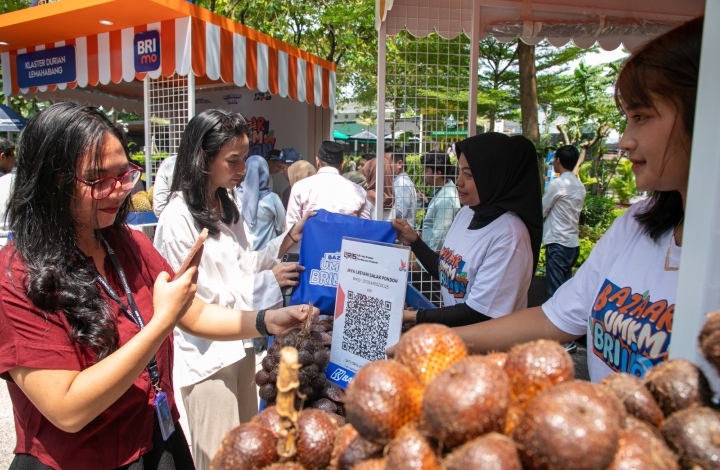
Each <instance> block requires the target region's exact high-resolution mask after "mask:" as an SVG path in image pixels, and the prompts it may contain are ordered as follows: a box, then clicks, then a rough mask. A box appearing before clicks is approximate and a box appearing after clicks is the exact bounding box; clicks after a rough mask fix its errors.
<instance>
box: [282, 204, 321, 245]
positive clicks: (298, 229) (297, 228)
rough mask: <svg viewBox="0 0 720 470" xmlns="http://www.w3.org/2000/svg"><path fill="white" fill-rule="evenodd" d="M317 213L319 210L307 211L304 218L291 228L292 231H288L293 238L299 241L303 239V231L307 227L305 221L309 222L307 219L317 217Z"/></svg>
mask: <svg viewBox="0 0 720 470" xmlns="http://www.w3.org/2000/svg"><path fill="white" fill-rule="evenodd" d="M316 215H317V212H312V211H308V212H306V213H305V215H303V218H302V219H300V220H298V221H297V223H295V225H293V227H292V228H291V229H290V232H288V233H289V234H290V236H291V237H292V238H293V240H295V241H296V242H298V243H299V242H300V240H302V233H303V228H305V222H307V219H309V218H310V217H315V216H316Z"/></svg>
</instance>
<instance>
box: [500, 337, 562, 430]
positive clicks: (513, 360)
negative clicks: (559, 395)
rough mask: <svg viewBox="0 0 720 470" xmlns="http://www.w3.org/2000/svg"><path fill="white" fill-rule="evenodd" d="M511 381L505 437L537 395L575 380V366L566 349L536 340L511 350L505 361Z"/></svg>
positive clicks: (552, 342) (554, 343)
mask: <svg viewBox="0 0 720 470" xmlns="http://www.w3.org/2000/svg"><path fill="white" fill-rule="evenodd" d="M505 373H506V374H507V376H508V379H509V380H510V387H511V389H512V390H511V394H510V408H509V409H508V414H507V419H506V425H505V434H507V435H510V434H511V433H512V431H513V429H514V428H515V426H516V425H517V423H518V421H519V420H520V418H521V417H522V414H523V411H524V410H525V407H526V406H527V405H528V403H529V402H530V400H531V399H532V398H533V397H535V396H536V395H537V394H538V393H540V392H542V391H543V390H546V389H548V388H550V387H553V386H555V385H557V384H560V383H563V382H568V381H570V380H573V378H574V377H575V366H574V365H573V361H572V358H571V357H570V355H569V354H568V353H567V352H566V351H565V349H564V348H563V347H562V346H561V345H560V344H559V343H557V342H555V341H547V340H539V341H532V342H529V343H524V344H519V345H517V346H514V347H513V348H512V349H511V350H510V351H509V352H508V355H507V359H506V361H505Z"/></svg>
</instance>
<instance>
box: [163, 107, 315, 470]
mask: <svg viewBox="0 0 720 470" xmlns="http://www.w3.org/2000/svg"><path fill="white" fill-rule="evenodd" d="M248 136H249V127H248V124H247V122H246V121H245V119H244V118H243V117H242V116H241V115H240V114H237V113H229V112H226V111H221V110H217V109H210V110H206V111H203V112H201V113H200V114H198V115H197V116H195V117H194V118H192V119H191V120H190V122H189V123H188V125H187V127H186V128H185V132H184V133H183V137H182V140H181V142H180V147H179V149H178V157H177V162H176V164H175V173H174V175H173V182H172V186H171V194H170V200H169V202H168V205H167V206H166V207H165V209H164V210H163V213H162V215H161V216H160V220H159V222H158V226H157V230H156V231H155V247H156V248H157V249H158V251H160V253H161V254H162V255H163V257H165V259H166V260H167V261H168V262H169V263H170V265H171V266H173V267H176V266H180V265H181V264H182V262H183V260H184V259H185V257H186V256H187V254H188V252H189V251H190V249H191V248H192V244H193V241H194V240H195V239H197V237H198V235H199V233H200V231H201V230H202V229H204V228H207V229H208V231H209V233H210V235H209V237H208V239H207V241H206V242H205V251H204V253H203V257H202V260H201V261H200V265H199V266H198V273H199V274H198V281H197V295H198V297H200V298H201V299H203V300H204V301H206V302H208V303H213V304H218V305H222V306H225V307H230V308H236V309H241V310H243V309H265V308H274V307H276V306H278V305H282V293H281V291H280V288H281V287H284V286H294V285H296V284H297V271H298V270H302V269H303V268H302V266H299V265H298V263H279V261H278V259H279V258H282V256H283V254H285V252H287V250H288V248H290V247H291V246H293V245H294V244H295V243H297V242H299V241H300V240H301V239H302V229H303V226H304V224H305V220H307V218H308V217H309V216H311V215H314V212H308V213H307V214H306V216H305V217H304V218H302V219H301V220H299V221H298V223H297V224H295V225H294V226H292V227H289V228H288V230H286V231H285V233H282V234H281V235H280V236H278V237H274V238H273V239H272V240H270V241H269V242H268V243H267V244H266V246H265V247H264V248H263V249H261V250H258V251H253V249H252V248H253V247H252V246H251V245H250V243H249V241H248V239H247V236H246V232H245V227H244V224H243V219H242V217H241V215H240V211H239V210H238V207H237V204H236V202H235V187H236V186H237V184H238V182H239V181H240V179H241V177H242V175H243V174H244V173H245V171H246V168H245V157H246V156H247V155H248V151H249V139H248ZM254 158H259V159H261V158H260V157H250V159H249V160H253V159H254ZM251 163H252V162H251ZM251 179H252V177H251ZM245 202H246V203H245V204H244V207H243V212H246V210H247V209H250V207H248V203H249V201H245ZM175 353H176V354H175V368H174V369H173V370H174V377H175V381H176V384H177V386H178V387H179V388H180V390H181V392H182V399H183V404H184V406H185V411H187V417H188V424H189V427H190V440H191V443H192V449H193V457H194V458H195V465H196V467H197V468H198V469H199V470H204V469H207V468H209V467H210V461H211V460H212V457H213V455H214V454H215V452H216V451H217V449H218V447H219V446H220V443H221V442H222V439H223V438H224V437H225V434H227V432H228V431H230V430H231V429H233V428H234V427H236V426H238V425H239V424H240V423H244V422H247V421H249V420H250V419H251V418H252V416H254V415H255V414H257V409H258V402H257V392H256V386H255V382H254V380H255V352H254V348H253V344H252V341H246V342H245V344H244V345H243V342H241V341H237V342H216V341H210V340H207V339H203V338H198V337H197V335H193V334H192V333H190V332H184V331H182V330H180V329H176V330H175Z"/></svg>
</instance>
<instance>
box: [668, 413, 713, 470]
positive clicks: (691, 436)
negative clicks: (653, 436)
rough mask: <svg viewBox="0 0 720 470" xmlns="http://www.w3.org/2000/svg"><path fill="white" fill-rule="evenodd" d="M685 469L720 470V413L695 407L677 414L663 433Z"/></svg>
mask: <svg viewBox="0 0 720 470" xmlns="http://www.w3.org/2000/svg"><path fill="white" fill-rule="evenodd" d="M660 431H661V432H662V435H663V437H664V438H665V441H666V442H667V443H668V446H670V448H671V449H672V450H674V451H675V453H676V454H677V455H678V457H679V463H680V466H681V467H682V468H687V469H717V468H720V413H718V412H716V411H715V410H713V409H711V408H706V407H700V406H697V407H692V408H688V409H685V410H682V411H678V412H677V413H673V414H672V415H671V416H670V417H669V418H668V419H666V420H665V424H663V426H662V428H661V429H660Z"/></svg>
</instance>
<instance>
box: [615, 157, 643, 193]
mask: <svg viewBox="0 0 720 470" xmlns="http://www.w3.org/2000/svg"><path fill="white" fill-rule="evenodd" d="M609 186H610V187H611V188H612V189H613V191H614V192H615V196H617V198H618V201H620V203H621V204H628V203H629V202H630V199H631V198H632V197H633V196H634V195H635V194H636V193H637V187H636V186H635V175H634V174H633V172H632V162H631V161H630V160H628V159H627V158H621V159H620V162H619V163H618V165H617V170H616V171H615V176H614V177H613V178H612V180H611V181H610V184H609Z"/></svg>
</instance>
